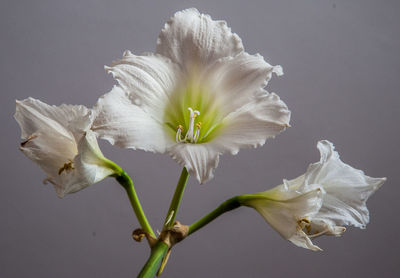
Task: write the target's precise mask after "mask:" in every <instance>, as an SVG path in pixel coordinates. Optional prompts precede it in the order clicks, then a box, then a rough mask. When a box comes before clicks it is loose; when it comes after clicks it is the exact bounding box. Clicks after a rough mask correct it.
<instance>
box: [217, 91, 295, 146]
mask: <svg viewBox="0 0 400 278" xmlns="http://www.w3.org/2000/svg"><path fill="white" fill-rule="evenodd" d="M289 121H290V111H289V110H288V108H287V106H286V104H285V103H284V102H283V101H281V100H280V98H279V97H278V96H277V95H276V94H274V93H271V94H268V93H267V92H264V93H262V94H259V95H257V96H255V97H253V98H252V100H251V101H250V102H248V103H247V104H246V105H244V106H242V107H241V108H239V109H238V110H236V111H235V112H232V113H230V114H229V115H228V116H227V117H226V118H225V119H224V120H223V121H222V123H221V127H220V128H219V130H218V132H216V135H215V138H213V144H215V145H218V147H219V149H220V150H221V152H226V151H228V152H230V153H232V154H236V153H237V152H238V151H239V149H240V148H242V147H257V146H261V145H263V144H264V143H265V141H266V139H267V138H274V137H275V136H276V135H278V134H279V133H280V132H282V131H283V130H285V128H286V127H289Z"/></svg>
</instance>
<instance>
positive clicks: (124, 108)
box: [93, 9, 290, 183]
mask: <svg viewBox="0 0 400 278" xmlns="http://www.w3.org/2000/svg"><path fill="white" fill-rule="evenodd" d="M106 70H107V71H108V72H110V73H112V75H113V76H114V78H115V79H116V80H117V81H118V83H119V85H118V86H115V87H114V88H113V89H112V90H111V92H109V93H107V94H105V95H104V96H103V97H101V98H100V99H99V101H98V103H97V105H96V107H95V110H96V112H97V117H96V119H95V122H94V126H93V130H94V131H95V132H96V133H98V134H99V136H100V137H102V138H104V139H107V140H108V141H110V142H111V143H112V144H116V145H118V146H120V147H125V148H132V149H142V150H146V151H152V152H160V153H164V152H167V153H169V154H170V156H171V157H172V158H173V159H174V160H176V161H177V162H178V163H179V164H181V165H182V166H184V167H186V169H187V170H188V171H189V173H190V175H192V176H195V177H196V178H197V180H198V181H199V182H200V183H203V182H206V181H208V180H209V179H211V178H212V177H213V170H214V169H215V168H216V167H217V165H218V161H219V155H220V154H222V153H226V152H229V153H232V154H236V153H238V151H239V149H240V148H242V147H257V146H260V145H263V144H264V143H265V140H266V139H267V138H271V137H275V136H276V135H277V134H279V133H280V132H281V131H283V130H284V129H285V128H286V127H288V126H289V120H290V111H289V110H288V108H287V106H286V105H285V103H284V102H282V101H281V100H280V99H279V97H278V96H277V95H276V94H274V93H268V92H267V91H265V90H264V87H265V86H266V85H267V83H268V81H269V80H270V79H271V76H272V73H276V74H278V75H280V74H282V69H281V67H280V66H271V65H270V64H268V63H267V62H265V61H264V59H263V57H262V56H260V55H258V54H257V55H250V54H247V53H246V52H244V48H243V45H242V41H241V39H240V38H239V37H238V36H237V35H236V34H234V33H232V32H231V30H230V28H228V27H227V25H226V22H225V21H214V20H212V19H211V18H210V16H208V15H204V14H200V13H199V12H198V11H197V10H196V9H188V10H184V11H180V12H177V13H176V14H175V15H174V16H173V17H172V18H171V19H170V21H168V23H166V24H165V26H164V28H163V30H162V31H161V34H160V36H159V38H158V41H157V53H156V54H149V53H147V54H144V55H142V56H136V55H134V54H132V53H131V52H129V51H125V53H124V55H123V57H122V59H121V60H118V61H116V62H113V63H112V65H111V66H110V67H106Z"/></svg>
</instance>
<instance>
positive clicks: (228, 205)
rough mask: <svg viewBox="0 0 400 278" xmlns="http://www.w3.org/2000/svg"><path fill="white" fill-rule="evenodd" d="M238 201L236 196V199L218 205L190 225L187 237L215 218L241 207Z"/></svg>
mask: <svg viewBox="0 0 400 278" xmlns="http://www.w3.org/2000/svg"><path fill="white" fill-rule="evenodd" d="M240 200H241V196H236V197H233V198H230V199H228V200H226V201H225V202H223V203H222V204H220V205H219V206H218V207H217V208H216V209H214V210H213V211H212V212H210V213H209V214H207V215H206V216H204V217H203V218H201V219H200V220H198V221H196V222H195V223H193V224H192V225H190V226H189V233H188V235H190V234H192V233H194V232H196V231H197V230H198V229H201V228H203V227H204V226H205V225H207V224H208V223H210V222H211V221H213V220H214V219H215V218H217V217H218V216H220V215H221V214H223V213H225V212H228V211H230V210H233V209H236V208H238V207H240V206H241V205H242V204H241V202H240Z"/></svg>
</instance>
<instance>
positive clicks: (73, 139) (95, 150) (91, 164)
mask: <svg viewBox="0 0 400 278" xmlns="http://www.w3.org/2000/svg"><path fill="white" fill-rule="evenodd" d="M14 117H15V119H16V120H17V122H18V123H19V125H20V126H21V130H22V138H23V139H24V141H23V142H22V143H21V147H20V149H21V151H22V152H23V153H24V154H25V155H26V156H27V157H28V158H30V159H31V160H33V161H34V162H36V163H37V164H38V165H39V166H40V167H41V168H42V169H43V171H44V172H45V173H46V174H47V178H46V179H45V182H50V183H52V184H53V185H54V188H55V190H56V193H57V195H58V196H59V197H60V198H61V197H63V196H64V195H65V194H67V193H72V192H76V191H78V190H81V189H83V188H85V187H87V186H89V185H91V184H93V183H95V182H97V181H99V180H101V179H102V178H104V177H106V176H108V175H109V174H111V173H112V170H111V169H110V168H108V167H107V159H105V158H104V156H103V155H102V153H101V151H100V149H99V147H98V145H97V141H96V138H95V136H94V134H93V133H92V132H91V131H90V130H88V128H89V127H90V123H91V122H92V114H91V110H89V109H87V108H86V107H84V106H73V105H65V104H63V105H61V106H50V105H47V104H46V103H43V102H41V101H39V100H35V99H32V98H29V99H26V100H23V101H17V106H16V113H15V116H14Z"/></svg>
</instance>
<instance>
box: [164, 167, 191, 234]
mask: <svg viewBox="0 0 400 278" xmlns="http://www.w3.org/2000/svg"><path fill="white" fill-rule="evenodd" d="M188 178H189V173H188V171H187V170H186V168H185V167H183V169H182V172H181V176H180V177H179V181H178V184H177V185H176V189H175V193H174V196H173V197H172V200H171V204H170V206H169V209H168V213H167V215H166V217H165V221H164V228H168V227H172V225H173V224H174V221H175V217H176V214H177V212H178V209H179V205H180V203H181V200H182V196H183V192H184V191H185V187H186V183H187V181H188Z"/></svg>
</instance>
